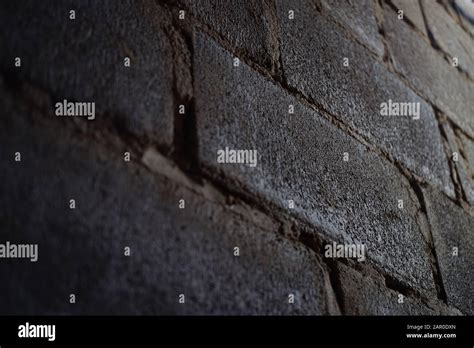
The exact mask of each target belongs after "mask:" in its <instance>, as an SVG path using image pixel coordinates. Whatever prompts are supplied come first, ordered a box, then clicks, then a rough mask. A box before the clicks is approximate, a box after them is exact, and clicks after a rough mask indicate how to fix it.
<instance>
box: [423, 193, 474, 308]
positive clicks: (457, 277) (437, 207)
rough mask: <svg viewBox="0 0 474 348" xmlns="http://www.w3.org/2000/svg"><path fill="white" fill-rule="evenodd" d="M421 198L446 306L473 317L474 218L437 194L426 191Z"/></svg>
mask: <svg viewBox="0 0 474 348" xmlns="http://www.w3.org/2000/svg"><path fill="white" fill-rule="evenodd" d="M424 195H425V200H426V202H427V209H428V217H429V221H430V225H431V231H432V234H433V242H434V246H435V249H436V255H437V259H438V264H439V268H440V270H441V278H442V280H443V284H444V289H445V291H446V294H447V297H448V304H450V305H452V306H455V307H457V308H459V309H460V310H461V311H462V312H464V313H465V314H469V315H472V314H473V313H474V287H473V286H472V284H473V283H474V273H473V266H474V254H473V253H472V250H474V217H472V216H470V215H469V214H468V213H467V212H465V211H464V210H463V209H461V208H460V207H459V206H457V205H455V204H454V203H453V202H451V201H450V200H449V199H447V198H446V197H444V196H443V195H441V194H439V193H438V192H435V191H433V190H431V189H426V190H424ZM455 248H456V249H455Z"/></svg>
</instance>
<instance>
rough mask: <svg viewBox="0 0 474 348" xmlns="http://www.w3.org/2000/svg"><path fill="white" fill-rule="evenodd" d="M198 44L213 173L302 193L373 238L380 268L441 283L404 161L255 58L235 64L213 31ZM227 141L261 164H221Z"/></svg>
mask: <svg viewBox="0 0 474 348" xmlns="http://www.w3.org/2000/svg"><path fill="white" fill-rule="evenodd" d="M194 53H195V55H194V59H195V62H194V67H195V71H194V76H195V86H194V87H195V88H194V90H195V93H196V94H195V96H196V117H197V120H196V124H197V131H198V139H199V146H198V148H199V161H200V164H201V165H202V167H203V168H204V170H205V171H206V172H207V173H208V175H211V176H213V177H214V178H216V179H217V180H219V179H220V178H221V175H225V177H226V180H225V182H226V183H228V185H230V183H232V185H233V187H236V188H239V187H240V186H242V185H243V188H244V189H245V190H248V191H250V192H252V195H254V196H255V195H257V196H258V197H260V198H263V199H264V200H267V201H271V202H273V203H274V204H276V205H277V206H279V207H281V208H283V209H287V208H288V200H294V201H295V209H294V210H289V212H292V213H294V214H295V215H297V216H299V217H301V218H303V219H305V220H306V221H309V222H310V223H311V224H313V225H314V226H315V227H317V228H318V229H320V230H321V232H322V233H325V234H326V235H328V236H329V238H331V239H335V240H341V241H346V242H349V243H350V242H360V243H365V244H366V245H367V248H368V250H369V251H368V255H369V258H370V259H371V260H372V261H373V262H375V263H376V264H377V265H379V267H381V268H383V269H384V270H386V271H387V272H390V273H391V274H393V275H394V276H396V277H398V278H399V279H402V280H405V281H407V282H409V283H410V284H413V286H416V287H420V288H424V289H426V290H427V291H430V290H433V287H434V284H433V280H432V276H431V271H430V266H429V262H428V256H427V254H426V243H425V241H424V240H423V237H422V233H421V231H420V227H419V226H418V224H417V221H416V220H417V211H418V210H419V206H418V201H417V199H416V198H415V197H414V194H413V192H412V191H411V188H410V185H409V183H408V182H407V180H406V179H405V178H404V177H403V176H402V175H401V174H400V173H399V172H398V171H397V170H396V169H395V167H394V166H392V165H391V164H389V163H388V162H387V161H385V160H382V159H381V158H380V157H378V156H377V155H375V154H374V153H372V152H370V151H368V149H367V148H366V147H364V146H363V145H361V144H360V143H358V142H357V141H355V140H354V139H353V138H352V137H350V136H348V135H347V134H345V133H344V132H343V131H342V130H339V129H338V128H336V127H335V126H333V125H332V124H331V123H330V122H329V121H327V120H326V119H324V118H323V117H322V116H321V115H319V114H318V113H317V112H314V111H311V110H310V109H308V108H306V107H304V106H303V105H302V104H300V103H299V102H298V100H297V99H296V98H294V97H292V96H291V95H289V94H287V93H286V92H284V91H283V90H282V89H280V88H279V87H278V86H276V85H274V84H273V83H272V82H271V81H269V80H268V79H266V78H264V77H262V76H260V75H258V74H257V73H256V72H255V71H253V70H252V69H251V68H249V67H248V66H246V65H245V64H241V65H240V66H239V67H233V61H232V56H231V55H230V54H228V53H227V52H226V51H225V50H224V49H222V48H221V47H220V46H219V45H218V44H217V43H216V42H215V41H213V40H211V39H209V38H208V37H206V36H205V35H204V34H198V35H197V36H196V38H195V46H194ZM289 105H294V107H295V114H293V115H289V114H288V110H289ZM225 147H228V148H230V149H255V150H257V151H258V165H257V166H256V167H254V168H252V167H249V166H246V165H243V164H241V165H236V164H225V163H224V164H222V163H217V151H218V150H221V149H224V148H225ZM344 152H347V153H348V154H349V162H344V161H343V153H344ZM398 199H402V200H403V201H404V204H405V208H404V210H400V209H398V208H397V201H398ZM407 260H409V262H407Z"/></svg>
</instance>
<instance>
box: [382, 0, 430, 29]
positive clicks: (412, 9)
mask: <svg viewBox="0 0 474 348" xmlns="http://www.w3.org/2000/svg"><path fill="white" fill-rule="evenodd" d="M390 1H392V3H393V4H394V5H395V6H396V7H397V8H398V9H399V10H402V11H403V17H405V16H406V17H407V18H408V19H410V21H411V22H412V23H413V24H414V25H415V26H416V27H417V28H418V30H420V31H421V32H422V33H423V34H425V35H426V36H428V33H427V32H426V24H425V20H424V18H423V13H422V12H421V7H420V3H419V2H418V0H390Z"/></svg>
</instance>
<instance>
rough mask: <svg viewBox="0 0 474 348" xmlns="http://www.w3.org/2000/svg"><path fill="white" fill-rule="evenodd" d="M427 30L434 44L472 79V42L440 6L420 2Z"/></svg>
mask: <svg viewBox="0 0 474 348" xmlns="http://www.w3.org/2000/svg"><path fill="white" fill-rule="evenodd" d="M421 5H422V6H423V10H424V13H425V17H426V23H427V26H428V29H429V30H430V32H431V33H432V34H433V37H434V39H435V40H436V43H437V44H438V45H439V46H440V47H441V49H442V50H443V51H444V52H446V53H448V54H449V55H450V56H451V57H456V58H457V59H458V63H459V66H460V67H461V68H462V69H463V70H464V71H466V72H467V73H468V74H469V75H470V76H471V77H474V41H473V39H472V38H471V37H470V36H469V34H467V33H466V32H465V31H464V30H463V29H462V28H461V27H460V26H459V24H458V23H456V21H455V20H454V19H453V18H452V17H451V16H450V15H449V14H448V12H446V10H445V9H444V8H443V7H442V5H440V4H438V3H436V2H433V1H425V0H422V1H421Z"/></svg>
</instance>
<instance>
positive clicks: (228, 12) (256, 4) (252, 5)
mask: <svg viewBox="0 0 474 348" xmlns="http://www.w3.org/2000/svg"><path fill="white" fill-rule="evenodd" d="M179 2H180V3H181V4H182V5H183V7H184V8H185V9H188V10H189V11H191V13H192V14H193V15H195V16H196V17H197V18H198V19H199V20H201V21H202V22H204V23H205V24H207V25H208V26H209V27H211V28H212V30H214V31H216V32H218V33H219V34H220V35H222V36H224V37H225V38H226V39H227V40H228V41H229V42H230V43H231V44H232V45H234V46H235V47H236V49H237V50H240V51H243V52H245V54H249V55H250V56H251V57H252V58H253V59H254V60H255V61H256V62H258V63H260V64H261V65H265V66H269V65H271V64H272V62H274V61H275V59H277V51H276V42H277V39H276V37H274V35H275V34H274V30H275V29H274V28H273V27H272V24H271V13H270V11H271V10H270V9H269V8H268V5H267V3H266V2H265V1H240V0H218V1H195V0H179Z"/></svg>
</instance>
